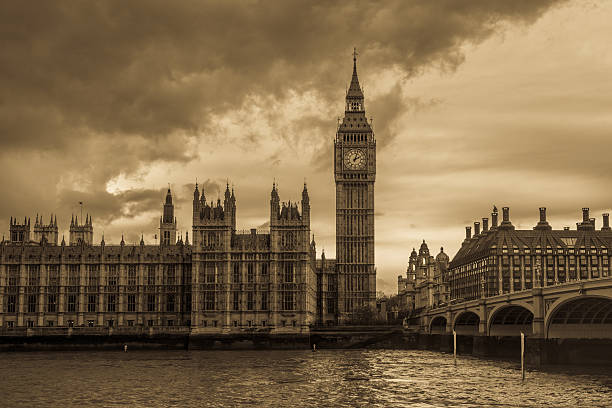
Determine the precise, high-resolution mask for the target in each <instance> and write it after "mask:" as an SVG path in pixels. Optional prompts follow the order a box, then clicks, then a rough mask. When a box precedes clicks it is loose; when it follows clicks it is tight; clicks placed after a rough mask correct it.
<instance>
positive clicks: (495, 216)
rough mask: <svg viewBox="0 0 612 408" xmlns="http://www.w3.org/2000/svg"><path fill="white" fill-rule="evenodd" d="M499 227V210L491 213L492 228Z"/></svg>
mask: <svg viewBox="0 0 612 408" xmlns="http://www.w3.org/2000/svg"><path fill="white" fill-rule="evenodd" d="M496 227H497V209H494V210H493V212H492V213H491V228H496Z"/></svg>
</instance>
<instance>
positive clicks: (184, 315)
mask: <svg viewBox="0 0 612 408" xmlns="http://www.w3.org/2000/svg"><path fill="white" fill-rule="evenodd" d="M375 177H376V140H375V139H374V133H373V131H372V127H371V123H370V122H368V120H367V118H366V114H365V104H364V96H363V92H362V90H361V87H360V85H359V79H358V77H357V63H356V53H355V54H354V56H353V75H352V79H351V84H350V87H349V89H348V91H347V94H346V109H345V114H344V119H343V120H342V122H341V123H340V124H339V125H338V129H337V132H336V137H335V140H334V178H335V181H336V253H337V259H325V256H322V258H321V259H320V260H318V261H317V260H316V259H315V257H316V248H315V243H314V238H313V239H312V241H310V201H309V197H308V191H307V189H306V185H304V189H303V191H302V200H301V203H300V205H299V206H298V205H297V204H295V203H291V202H289V203H281V202H280V198H279V195H278V190H277V188H276V186H275V185H274V186H273V188H272V193H271V198H270V228H269V231H265V232H262V231H257V230H256V229H253V230H251V231H249V232H246V233H244V232H239V231H237V230H236V208H237V207H236V197H235V196H234V192H233V191H230V189H229V186H228V187H227V188H226V191H225V197H224V201H223V203H221V201H220V200H217V202H216V203H214V202H207V200H206V197H205V193H204V191H202V192H200V191H199V189H198V186H197V185H196V187H195V191H194V196H193V218H192V222H193V231H192V241H193V243H192V244H190V243H189V239H188V235H187V236H186V239H185V242H183V240H182V237H180V238H179V239H178V241H177V236H176V228H177V220H176V218H175V217H174V205H173V203H172V194H171V192H170V190H168V194H167V196H166V201H165V203H164V204H163V212H162V215H161V217H160V224H159V230H160V239H159V244H158V245H145V243H144V240H143V239H141V242H140V245H126V244H125V242H124V241H123V238H122V240H121V244H120V245H106V244H105V242H104V237H102V242H101V243H100V245H94V242H93V223H92V219H91V217H90V216H89V215H87V216H86V218H85V221H83V220H81V221H82V223H80V222H79V219H78V218H75V217H73V218H72V220H71V223H70V237H69V243H68V244H66V243H65V241H64V239H63V238H62V242H61V244H58V242H57V241H58V228H57V219H56V218H55V217H54V218H52V219H51V220H50V222H49V224H45V223H44V222H43V221H42V219H40V220H39V219H38V217H37V219H36V221H35V223H34V234H33V236H32V237H31V236H30V220H29V219H25V220H24V222H23V224H22V223H19V222H17V220H13V219H12V218H11V221H10V239H9V240H8V241H3V242H2V244H1V245H0V325H2V326H4V327H28V326H30V327H34V326H71V325H73V326H83V325H85V326H111V327H114V326H173V325H181V326H190V327H191V328H192V330H193V331H196V332H203V333H206V332H211V333H215V332H232V331H240V330H252V331H270V332H280V333H282V332H289V333H291V332H303V331H306V330H308V328H309V326H311V325H312V324H315V323H325V324H330V323H331V324H336V323H344V322H348V321H350V319H351V316H352V315H353V313H354V312H355V311H358V310H362V309H363V308H370V309H371V310H374V308H375V300H376V270H375V268H374V181H375Z"/></svg>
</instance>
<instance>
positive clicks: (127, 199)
mask: <svg viewBox="0 0 612 408" xmlns="http://www.w3.org/2000/svg"><path fill="white" fill-rule="evenodd" d="M166 191H167V190H166V189H161V190H150V189H132V190H127V191H122V192H119V193H116V194H112V193H109V192H107V191H106V190H88V191H75V190H64V191H60V194H59V203H58V204H59V206H60V207H61V208H64V209H69V208H70V209H72V212H73V213H74V214H77V215H78V214H79V211H80V205H79V202H83V204H84V208H85V210H86V212H87V213H89V214H91V215H92V216H93V215H95V221H96V222H98V223H111V222H113V221H115V220H117V219H119V218H134V217H137V216H139V215H141V214H143V213H146V212H149V211H156V212H159V213H161V208H162V205H163V200H164V197H165V194H166Z"/></svg>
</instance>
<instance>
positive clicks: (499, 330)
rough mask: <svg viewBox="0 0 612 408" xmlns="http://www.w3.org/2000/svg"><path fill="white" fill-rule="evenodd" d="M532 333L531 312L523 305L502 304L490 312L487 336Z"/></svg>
mask: <svg viewBox="0 0 612 408" xmlns="http://www.w3.org/2000/svg"><path fill="white" fill-rule="evenodd" d="M521 332H523V333H525V334H526V335H530V334H532V333H533V312H532V311H531V310H530V308H528V307H526V306H524V305H503V306H500V307H498V308H496V309H494V310H493V311H492V312H491V315H490V318H489V324H488V333H489V336H520V334H521Z"/></svg>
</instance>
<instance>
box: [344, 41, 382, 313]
mask: <svg viewBox="0 0 612 408" xmlns="http://www.w3.org/2000/svg"><path fill="white" fill-rule="evenodd" d="M334 178H335V181H336V273H337V274H338V275H337V284H338V289H337V290H338V320H339V322H340V323H343V322H346V321H348V320H350V319H351V317H353V313H354V312H357V311H359V310H363V309H364V308H365V307H370V308H375V307H376V270H375V268H374V180H375V178H376V140H375V139H374V132H373V131H372V127H371V123H369V122H368V119H367V118H366V114H365V105H364V98H363V92H362V90H361V86H360V85H359V78H358V77H357V53H356V52H353V77H352V78H351V85H350V87H349V89H348V91H347V93H346V107H345V111H344V118H343V120H342V122H341V123H339V124H338V130H337V132H336V140H335V141H334Z"/></svg>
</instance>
